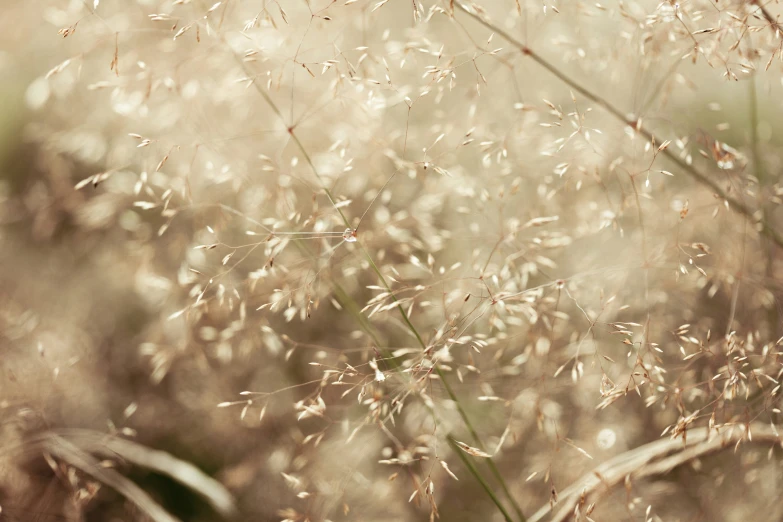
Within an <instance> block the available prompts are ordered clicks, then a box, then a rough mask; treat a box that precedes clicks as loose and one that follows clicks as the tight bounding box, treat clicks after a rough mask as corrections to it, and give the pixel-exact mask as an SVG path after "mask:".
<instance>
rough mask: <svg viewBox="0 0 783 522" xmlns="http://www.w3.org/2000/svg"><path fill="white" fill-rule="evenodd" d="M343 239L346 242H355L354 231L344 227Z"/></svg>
mask: <svg viewBox="0 0 783 522" xmlns="http://www.w3.org/2000/svg"><path fill="white" fill-rule="evenodd" d="M343 239H344V240H345V241H346V242H347V243H356V231H355V230H351V229H350V228H346V229H345V232H343Z"/></svg>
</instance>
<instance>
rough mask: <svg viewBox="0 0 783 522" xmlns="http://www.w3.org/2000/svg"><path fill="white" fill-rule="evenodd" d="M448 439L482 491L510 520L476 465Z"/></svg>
mask: <svg viewBox="0 0 783 522" xmlns="http://www.w3.org/2000/svg"><path fill="white" fill-rule="evenodd" d="M448 440H449V444H450V445H451V447H452V449H453V450H454V453H456V454H457V455H458V456H459V458H460V460H461V461H462V463H463V464H464V465H465V467H466V468H468V471H470V472H471V474H472V475H473V476H474V477H476V478H477V480H478V481H479V484H481V487H482V488H484V491H486V493H487V495H488V496H489V498H491V499H492V501H493V502H494V503H495V505H496V506H498V509H499V510H500V512H501V513H503V517H504V518H505V519H506V522H512V519H511V515H509V514H508V511H506V510H505V509H504V508H503V505H502V504H501V503H500V500H499V499H498V498H497V497H496V496H495V493H494V492H493V491H492V488H490V487H489V484H487V482H486V481H485V480H484V479H483V478H481V475H480V474H479V473H478V470H477V469H476V466H474V465H473V462H472V461H471V460H470V459H469V458H468V456H467V455H466V454H465V452H464V451H462V450H461V449H460V448H459V446H457V443H456V441H455V440H454V439H453V438H452V437H451V436H449V437H448ZM523 520H524V519H523Z"/></svg>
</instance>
